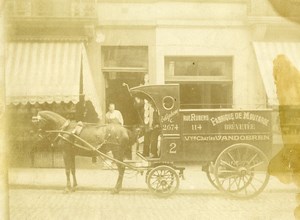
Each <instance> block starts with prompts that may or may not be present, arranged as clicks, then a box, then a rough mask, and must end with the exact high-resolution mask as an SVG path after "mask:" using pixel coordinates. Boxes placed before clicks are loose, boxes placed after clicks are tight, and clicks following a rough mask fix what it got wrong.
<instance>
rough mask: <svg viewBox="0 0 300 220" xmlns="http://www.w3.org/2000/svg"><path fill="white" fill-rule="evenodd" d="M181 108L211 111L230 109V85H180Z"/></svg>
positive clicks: (207, 83)
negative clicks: (214, 109)
mask: <svg viewBox="0 0 300 220" xmlns="http://www.w3.org/2000/svg"><path fill="white" fill-rule="evenodd" d="M180 104H181V108H190V109H197V108H200V109H213V108H231V107H232V86H231V83H211V82H205V83H201V82H199V83H197V82H196V83H184V82H181V83H180Z"/></svg>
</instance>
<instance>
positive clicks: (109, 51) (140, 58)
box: [102, 46, 148, 68]
mask: <svg viewBox="0 0 300 220" xmlns="http://www.w3.org/2000/svg"><path fill="white" fill-rule="evenodd" d="M102 54H103V57H104V67H144V68H147V66H148V49H147V47H138V46H137V47H136V46H132V47H131V46H120V47H116V46H111V47H110V46H105V47H102Z"/></svg>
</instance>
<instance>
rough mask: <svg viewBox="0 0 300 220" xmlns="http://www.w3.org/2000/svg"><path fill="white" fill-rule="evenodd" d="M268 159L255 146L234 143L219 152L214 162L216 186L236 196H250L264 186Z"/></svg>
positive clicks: (267, 177)
mask: <svg viewBox="0 0 300 220" xmlns="http://www.w3.org/2000/svg"><path fill="white" fill-rule="evenodd" d="M268 164H269V160H268V158H267V157H266V155H265V154H264V153H263V152H262V151H261V150H260V149H258V148H257V147H254V146H252V145H250V144H234V145H232V146H230V147H228V148H226V149H225V150H224V151H222V152H221V153H220V155H219V156H218V158H217V160H216V163H215V177H216V181H215V182H216V184H217V186H218V188H219V189H220V190H222V191H224V192H225V193H226V194H228V195H231V196H233V197H238V198H251V197H254V196H256V195H258V194H259V193H261V192H262V191H263V190H264V188H265V187H266V185H267V183H268V180H269V174H268V173H267V167H268Z"/></svg>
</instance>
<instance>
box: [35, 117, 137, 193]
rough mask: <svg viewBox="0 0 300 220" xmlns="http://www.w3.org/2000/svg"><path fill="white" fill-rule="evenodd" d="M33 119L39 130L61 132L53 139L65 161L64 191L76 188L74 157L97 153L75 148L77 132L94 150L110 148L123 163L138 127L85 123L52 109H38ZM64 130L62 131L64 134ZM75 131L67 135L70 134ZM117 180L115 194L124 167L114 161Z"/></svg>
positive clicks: (118, 188)
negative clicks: (68, 117)
mask: <svg viewBox="0 0 300 220" xmlns="http://www.w3.org/2000/svg"><path fill="white" fill-rule="evenodd" d="M32 121H33V122H34V123H35V124H37V126H38V128H39V130H40V131H43V132H45V131H51V130H59V131H61V133H60V134H57V133H56V138H54V139H55V140H54V142H55V144H56V145H57V146H58V147H61V149H62V153H63V160H64V164H65V173H66V178H67V184H66V188H65V192H73V191H75V189H76V187H77V179H76V172H75V156H87V157H95V156H98V155H97V153H96V152H95V151H93V150H92V149H91V150H87V149H84V148H80V147H76V146H75V145H74V143H76V138H74V135H78V137H79V138H81V139H83V140H84V141H86V142H87V143H89V144H91V145H92V146H93V147H94V148H95V149H98V150H99V151H100V152H102V153H107V152H109V151H112V154H113V157H114V159H116V160H119V161H121V162H123V160H124V156H125V154H126V153H128V152H131V146H132V144H134V143H135V142H136V141H137V138H138V134H139V128H136V129H134V131H130V130H129V129H126V128H124V127H123V126H122V125H119V124H108V125H100V124H88V123H82V122H81V123H78V122H76V121H69V120H67V119H66V118H64V117H62V116H61V115H59V114H57V113H55V112H52V111H40V112H38V114H37V116H34V117H33V118H32ZM64 132H65V133H64ZM67 132H69V133H71V134H73V133H77V134H74V135H69V133H67ZM117 168H118V173H119V175H118V179H117V182H116V185H115V187H114V188H113V190H112V193H113V194H117V193H119V192H120V190H121V189H122V183H123V176H124V171H125V167H124V166H123V165H121V164H119V163H117ZM70 173H71V174H72V177H73V185H72V186H71V180H70Z"/></svg>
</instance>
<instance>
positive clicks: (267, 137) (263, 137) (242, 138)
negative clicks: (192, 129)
mask: <svg viewBox="0 0 300 220" xmlns="http://www.w3.org/2000/svg"><path fill="white" fill-rule="evenodd" d="M184 140H185V141H269V140H271V137H270V135H263V134H252V135H187V136H185V137H184Z"/></svg>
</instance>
